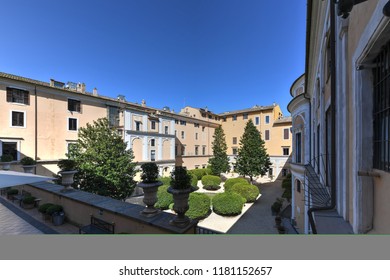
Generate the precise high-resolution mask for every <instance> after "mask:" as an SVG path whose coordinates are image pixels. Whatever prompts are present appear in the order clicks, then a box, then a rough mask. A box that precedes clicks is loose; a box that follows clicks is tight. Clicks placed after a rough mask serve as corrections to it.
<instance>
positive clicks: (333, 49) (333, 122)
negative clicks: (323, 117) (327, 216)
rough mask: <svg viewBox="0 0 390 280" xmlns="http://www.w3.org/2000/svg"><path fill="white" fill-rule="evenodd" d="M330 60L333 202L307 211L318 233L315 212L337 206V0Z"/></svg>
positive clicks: (333, 10)
mask: <svg viewBox="0 0 390 280" xmlns="http://www.w3.org/2000/svg"><path fill="white" fill-rule="evenodd" d="M330 58H331V59H330V60H331V65H330V67H331V69H330V71H331V81H330V82H331V85H330V87H331V90H330V91H331V100H330V102H331V104H330V111H331V133H332V138H331V146H332V147H331V155H330V156H331V159H332V161H331V162H332V164H331V174H332V176H331V186H330V187H331V203H330V206H327V207H312V208H310V209H309V210H308V211H307V214H308V216H309V223H310V226H311V229H312V233H313V234H317V228H316V225H315V222H314V217H313V212H316V211H325V210H332V209H334V208H335V207H336V176H335V175H336V162H335V159H336V134H335V133H336V104H335V103H336V0H331V3H330ZM317 137H318V135H317Z"/></svg>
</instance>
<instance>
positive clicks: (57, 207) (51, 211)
mask: <svg viewBox="0 0 390 280" xmlns="http://www.w3.org/2000/svg"><path fill="white" fill-rule="evenodd" d="M62 211H64V208H63V207H62V206H61V205H58V204H53V205H52V206H50V207H48V208H47V209H46V214H48V215H50V216H53V214H54V213H59V212H62Z"/></svg>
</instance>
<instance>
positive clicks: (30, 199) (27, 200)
mask: <svg viewBox="0 0 390 280" xmlns="http://www.w3.org/2000/svg"><path fill="white" fill-rule="evenodd" d="M35 199H36V197H34V196H31V195H29V196H26V197H25V198H23V204H30V205H31V204H34V202H35Z"/></svg>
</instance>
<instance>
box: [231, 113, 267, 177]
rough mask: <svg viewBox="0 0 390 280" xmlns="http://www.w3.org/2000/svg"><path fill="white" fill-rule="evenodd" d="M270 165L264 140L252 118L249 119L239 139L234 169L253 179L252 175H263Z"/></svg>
mask: <svg viewBox="0 0 390 280" xmlns="http://www.w3.org/2000/svg"><path fill="white" fill-rule="evenodd" d="M270 165H271V161H270V159H269V155H268V154H267V150H266V148H265V142H264V140H263V139H261V135H260V132H259V131H258V130H257V128H256V127H255V125H254V124H253V122H252V120H249V121H248V122H247V124H246V126H245V130H244V134H243V135H242V136H241V139H240V147H239V148H238V153H237V156H236V164H235V169H236V171H237V172H238V173H239V174H240V175H242V176H249V178H250V180H251V181H253V177H254V176H259V175H261V176H264V175H265V174H266V173H267V171H268V169H269V167H270Z"/></svg>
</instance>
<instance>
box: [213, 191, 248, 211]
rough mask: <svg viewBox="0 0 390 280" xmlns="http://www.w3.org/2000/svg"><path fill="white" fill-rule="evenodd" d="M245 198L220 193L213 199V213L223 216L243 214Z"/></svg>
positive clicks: (233, 194) (234, 194)
mask: <svg viewBox="0 0 390 280" xmlns="http://www.w3.org/2000/svg"><path fill="white" fill-rule="evenodd" d="M244 203H245V198H243V197H242V196H241V195H239V194H236V193H219V194H216V195H215V196H214V197H213V199H212V204H213V211H214V212H215V213H216V214H218V215H221V216H236V215H239V214H241V211H242V207H243V206H244Z"/></svg>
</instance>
